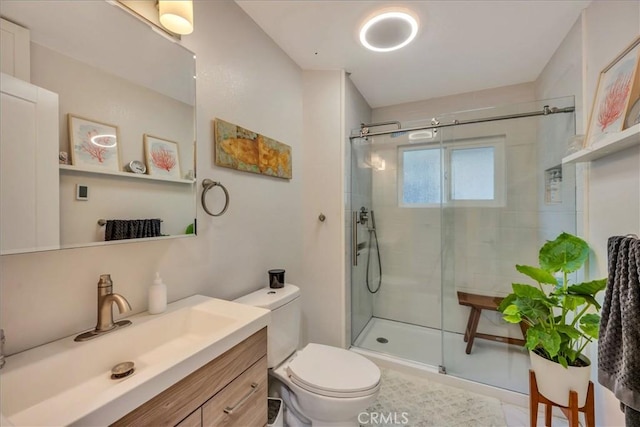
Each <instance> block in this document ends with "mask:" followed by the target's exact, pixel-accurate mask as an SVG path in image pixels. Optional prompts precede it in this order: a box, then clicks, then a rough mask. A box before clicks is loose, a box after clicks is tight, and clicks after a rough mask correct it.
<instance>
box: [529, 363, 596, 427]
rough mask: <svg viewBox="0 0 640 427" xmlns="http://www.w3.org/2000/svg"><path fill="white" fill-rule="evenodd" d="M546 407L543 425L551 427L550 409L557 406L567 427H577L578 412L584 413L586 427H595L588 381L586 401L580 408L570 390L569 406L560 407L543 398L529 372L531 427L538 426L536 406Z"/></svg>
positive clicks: (592, 399) (573, 393)
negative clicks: (564, 417)
mask: <svg viewBox="0 0 640 427" xmlns="http://www.w3.org/2000/svg"><path fill="white" fill-rule="evenodd" d="M539 403H542V404H544V405H546V407H545V409H544V425H545V426H547V427H551V409H552V407H553V406H557V407H558V408H560V410H561V411H562V412H563V413H564V415H565V416H566V417H567V419H568V420H569V427H578V426H579V421H578V416H579V413H580V412H583V413H584V418H585V421H586V427H595V425H596V418H595V412H594V397H593V383H592V382H591V381H589V388H588V389H587V400H586V401H585V403H584V406H583V407H582V408H578V393H577V392H575V391H573V390H571V391H570V392H569V406H568V407H567V406H561V405H558V404H557V403H554V402H552V401H550V400H549V399H547V398H546V397H544V396H543V395H542V394H540V392H539V391H538V382H537V381H536V373H535V372H533V370H531V369H530V370H529V415H530V419H531V427H536V425H537V424H538V404H539Z"/></svg>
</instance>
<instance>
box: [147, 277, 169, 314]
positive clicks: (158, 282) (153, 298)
mask: <svg viewBox="0 0 640 427" xmlns="http://www.w3.org/2000/svg"><path fill="white" fill-rule="evenodd" d="M166 308H167V285H165V284H164V283H162V279H161V278H160V273H156V278H155V280H154V281H153V284H152V285H151V286H150V287H149V314H158V313H162V312H163V311H165V310H166Z"/></svg>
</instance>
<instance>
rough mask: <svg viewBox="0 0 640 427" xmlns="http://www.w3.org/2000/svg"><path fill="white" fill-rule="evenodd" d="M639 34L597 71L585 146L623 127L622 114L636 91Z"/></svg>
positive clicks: (639, 75) (639, 77)
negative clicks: (611, 60)
mask: <svg viewBox="0 0 640 427" xmlns="http://www.w3.org/2000/svg"><path fill="white" fill-rule="evenodd" d="M639 61H640V37H638V38H637V39H636V40H634V42H633V43H631V45H629V47H627V48H626V49H625V50H624V51H623V52H622V53H621V54H620V55H618V56H617V57H616V59H615V60H614V61H613V62H612V63H611V64H609V65H607V67H605V69H604V70H602V71H601V72H600V77H599V79H598V86H597V88H596V95H595V98H594V101H593V106H592V108H591V115H590V117H589V126H588V128H587V137H586V138H585V146H586V147H589V146H592V145H593V144H596V143H597V142H598V141H600V140H601V139H602V138H603V137H605V136H606V135H607V134H610V133H615V132H620V131H621V130H623V129H624V124H625V117H626V116H627V112H628V110H629V109H630V108H631V107H632V105H633V103H634V102H635V100H636V99H637V98H638V96H639V95H640V72H639V71H638V62H639Z"/></svg>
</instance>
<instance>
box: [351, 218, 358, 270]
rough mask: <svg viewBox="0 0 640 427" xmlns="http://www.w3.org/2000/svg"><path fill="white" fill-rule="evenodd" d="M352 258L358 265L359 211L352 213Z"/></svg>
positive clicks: (354, 263) (353, 262)
mask: <svg viewBox="0 0 640 427" xmlns="http://www.w3.org/2000/svg"><path fill="white" fill-rule="evenodd" d="M351 258H352V264H353V265H354V266H357V265H358V211H351Z"/></svg>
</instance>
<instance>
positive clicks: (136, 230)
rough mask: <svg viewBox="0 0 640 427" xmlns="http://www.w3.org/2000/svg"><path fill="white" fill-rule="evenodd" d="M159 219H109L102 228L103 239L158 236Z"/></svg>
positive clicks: (159, 234)
mask: <svg viewBox="0 0 640 427" xmlns="http://www.w3.org/2000/svg"><path fill="white" fill-rule="evenodd" d="M161 222H162V220H160V219H129V220H125V219H110V220H107V224H106V228H105V230H104V240H105V241H109V240H123V239H140V238H143V237H158V236H161V235H162V234H161V233H160V223H161Z"/></svg>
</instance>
